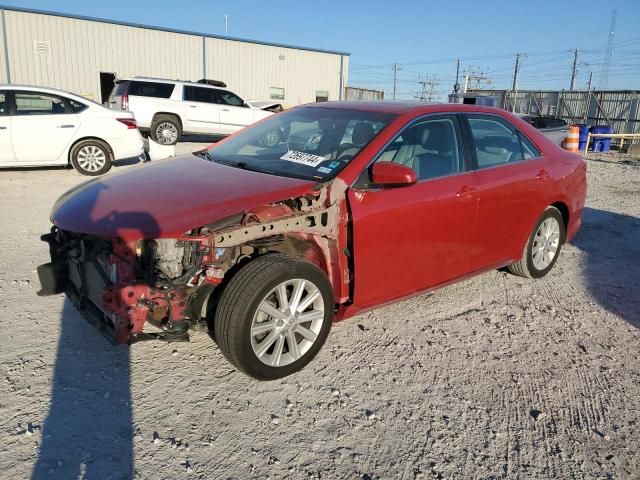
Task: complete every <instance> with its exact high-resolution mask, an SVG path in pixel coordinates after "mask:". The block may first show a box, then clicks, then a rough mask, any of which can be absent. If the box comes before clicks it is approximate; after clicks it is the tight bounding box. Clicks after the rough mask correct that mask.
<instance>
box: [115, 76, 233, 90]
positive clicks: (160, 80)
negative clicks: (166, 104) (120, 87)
mask: <svg viewBox="0 0 640 480" xmlns="http://www.w3.org/2000/svg"><path fill="white" fill-rule="evenodd" d="M136 80H138V81H142V82H158V83H169V84H182V85H196V86H198V87H206V88H215V89H217V90H228V88H225V87H216V86H215V85H209V84H208V83H198V82H192V81H191V80H171V79H169V78H156V77H140V76H135V77H122V78H117V79H116V83H118V82H131V81H136Z"/></svg>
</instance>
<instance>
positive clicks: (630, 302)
mask: <svg viewBox="0 0 640 480" xmlns="http://www.w3.org/2000/svg"><path fill="white" fill-rule="evenodd" d="M571 243H572V244H573V245H575V246H576V247H578V248H579V249H580V250H582V251H583V252H584V253H585V255H586V258H585V264H584V266H583V271H584V275H585V277H586V280H585V281H586V284H587V288H588V290H589V293H590V294H591V296H592V297H593V298H594V299H595V300H596V301H597V302H598V303H599V304H600V305H601V306H602V307H604V308H606V309H607V310H608V311H610V312H611V313H614V314H616V315H618V316H620V317H622V318H624V319H625V320H626V321H627V322H628V323H630V324H631V325H633V326H635V327H637V328H640V218H638V217H633V216H630V215H623V214H619V213H614V212H609V211H606V210H599V209H595V208H585V209H584V211H583V217H582V229H581V231H580V232H579V233H578V235H577V236H576V237H575V238H574V239H573V240H572V241H571Z"/></svg>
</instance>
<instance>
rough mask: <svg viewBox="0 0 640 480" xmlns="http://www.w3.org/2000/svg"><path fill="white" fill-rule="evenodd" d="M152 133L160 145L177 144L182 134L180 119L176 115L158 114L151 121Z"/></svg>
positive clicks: (154, 139) (152, 137) (152, 136)
mask: <svg viewBox="0 0 640 480" xmlns="http://www.w3.org/2000/svg"><path fill="white" fill-rule="evenodd" d="M150 135H151V139H152V140H153V141H154V142H157V143H159V144H160V145H175V144H176V143H178V139H179V138H180V135H182V128H181V126H180V121H179V120H178V119H177V118H176V117H175V116H174V115H156V116H155V117H154V119H153V122H151V132H150Z"/></svg>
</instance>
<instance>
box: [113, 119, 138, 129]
mask: <svg viewBox="0 0 640 480" xmlns="http://www.w3.org/2000/svg"><path fill="white" fill-rule="evenodd" d="M116 120H118V121H119V122H120V123H124V124H125V125H126V126H127V128H128V129H129V130H131V129H133V128H138V124H137V123H136V121H135V119H133V118H116Z"/></svg>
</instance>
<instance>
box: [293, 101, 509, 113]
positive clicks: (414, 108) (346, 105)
mask: <svg viewBox="0 0 640 480" xmlns="http://www.w3.org/2000/svg"><path fill="white" fill-rule="evenodd" d="M301 107H307V108H335V109H342V110H360V111H365V112H382V113H392V114H396V115H403V114H415V115H423V114H427V113H447V112H449V113H456V112H468V113H494V114H495V113H497V114H499V115H503V116H504V115H505V113H507V114H509V115H510V112H507V111H506V110H503V109H501V108H495V107H485V106H482V105H465V104H460V103H425V102H417V101H407V102H404V101H387V100H379V101H346V102H344V101H332V102H319V103H308V104H306V105H301Z"/></svg>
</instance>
